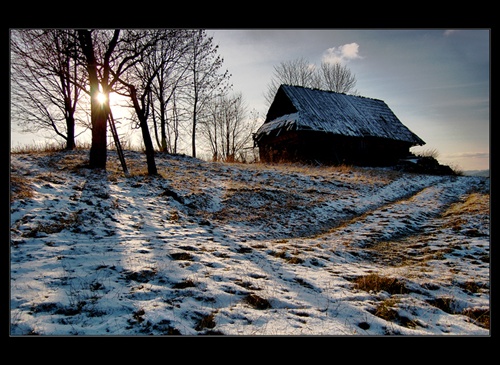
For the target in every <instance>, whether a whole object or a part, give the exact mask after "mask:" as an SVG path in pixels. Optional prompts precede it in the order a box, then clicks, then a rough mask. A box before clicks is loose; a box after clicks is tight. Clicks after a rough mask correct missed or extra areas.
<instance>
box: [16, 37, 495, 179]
mask: <svg viewBox="0 0 500 365" xmlns="http://www.w3.org/2000/svg"><path fill="white" fill-rule="evenodd" d="M207 33H208V35H210V36H213V40H214V43H215V44H217V45H218V46H219V54H220V55H221V56H222V57H223V58H224V65H223V67H224V68H225V69H227V70H228V71H229V72H230V73H231V75H232V76H231V82H232V84H233V90H234V92H241V93H242V95H243V98H244V100H245V101H246V104H247V106H248V109H249V110H254V111H256V112H258V113H259V116H260V117H261V119H262V121H263V120H264V118H265V115H266V113H267V107H268V105H267V103H266V100H265V97H264V95H265V93H266V91H267V88H268V85H269V83H270V80H271V78H272V77H273V71H274V67H275V66H277V65H279V64H280V63H281V62H283V61H289V60H294V59H298V58H304V59H306V60H308V61H309V62H310V63H311V64H314V65H316V66H319V65H320V64H321V62H322V61H330V62H334V61H338V62H341V63H343V64H344V65H346V66H347V67H348V68H349V69H350V70H351V72H352V73H353V74H354V76H355V77H356V80H357V84H356V90H357V92H358V94H359V95H361V96H365V97H370V98H375V99H380V100H383V101H384V102H385V103H386V104H387V105H388V106H389V107H390V108H391V110H392V111H393V112H394V113H395V114H396V116H397V117H398V118H399V119H400V120H401V122H402V123H403V124H404V125H406V126H407V127H408V128H409V129H410V130H412V131H413V132H414V133H416V134H417V135H418V136H419V137H420V138H422V139H423V140H424V141H425V142H426V144H425V145H424V146H422V147H418V148H414V149H412V151H413V152H426V151H427V152H428V151H435V152H436V153H437V158H438V160H439V161H440V162H441V163H443V164H447V165H450V166H451V167H453V168H456V169H458V170H483V169H488V168H489V162H490V159H489V155H490V146H489V135H490V129H489V128H490V30H489V29H480V28H478V29H458V30H447V29H323V28H322V29H207ZM36 139H37V136H35V135H33V134H31V135H30V134H28V135H26V134H20V133H18V132H17V131H16V130H15V128H11V146H13V147H14V146H18V145H22V144H30V143H33V141H35V140H36Z"/></svg>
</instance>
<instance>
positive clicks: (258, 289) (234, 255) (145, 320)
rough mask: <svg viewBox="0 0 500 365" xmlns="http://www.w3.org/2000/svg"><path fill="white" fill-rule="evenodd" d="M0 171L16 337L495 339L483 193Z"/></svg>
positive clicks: (240, 168)
mask: <svg viewBox="0 0 500 365" xmlns="http://www.w3.org/2000/svg"><path fill="white" fill-rule="evenodd" d="M87 156H88V153H87V151H71V152H57V153H33V154H12V155H11V193H12V199H11V217H10V230H11V242H10V268H11V278H10V284H11V286H10V303H11V311H10V312H11V318H10V333H11V335H13V336H18V335H28V334H32V335H115V336H116V335H128V336H130V335H208V334H210V335H233V336H234V335H253V336H256V335H335V336H339V335H361V336H362V335H372V336H373V335H403V336H406V335H410V336H412V335H413V336H420V335H467V336H488V335H489V333H490V332H489V315H490V314H489V309H490V255H489V253H490V239H489V238H490V237H489V235H490V231H489V230H490V217H489V204H490V196H489V189H490V186H489V179H488V178H484V177H473V176H462V177H451V176H446V177H439V176H430V175H418V174H408V173H406V174H405V173H400V172H397V171H392V170H389V169H368V168H351V167H307V166H301V165H263V164H248V165H244V164H222V163H211V162H205V161H201V160H197V159H193V158H190V157H186V156H170V155H161V154H158V156H157V159H156V161H157V164H158V169H159V172H160V175H161V176H160V177H149V176H146V174H145V171H146V169H145V158H144V155H143V154H141V153H139V152H133V151H126V159H127V163H128V167H129V170H130V171H131V173H132V176H131V177H124V176H123V174H122V173H121V172H120V170H119V163H118V162H117V158H116V155H115V154H114V152H112V151H110V153H109V162H108V169H107V171H106V172H104V171H92V170H89V169H86V168H85V167H84V166H83V165H84V163H85V161H86V160H87Z"/></svg>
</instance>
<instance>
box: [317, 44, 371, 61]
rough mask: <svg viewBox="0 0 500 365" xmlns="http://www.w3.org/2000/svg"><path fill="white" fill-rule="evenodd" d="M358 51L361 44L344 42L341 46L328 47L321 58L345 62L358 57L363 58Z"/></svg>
mask: <svg viewBox="0 0 500 365" xmlns="http://www.w3.org/2000/svg"><path fill="white" fill-rule="evenodd" d="M358 52H359V44H357V43H349V44H344V45H342V46H339V47H332V48H328V49H327V50H326V51H325V53H323V57H322V59H321V60H322V61H323V62H327V63H337V62H338V63H343V62H347V61H350V60H354V59H357V58H362V57H361V56H360V55H359V54H358Z"/></svg>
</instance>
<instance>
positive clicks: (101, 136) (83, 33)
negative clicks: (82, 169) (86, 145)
mask: <svg viewBox="0 0 500 365" xmlns="http://www.w3.org/2000/svg"><path fill="white" fill-rule="evenodd" d="M78 38H79V41H80V46H81V48H82V50H83V53H84V54H85V58H86V60H87V71H88V74H89V84H90V120H91V123H92V146H91V147H90V162H89V165H90V168H102V169H105V168H106V159H107V149H106V144H107V136H106V130H107V120H108V115H107V113H106V108H105V106H104V105H102V104H101V103H99V101H98V100H97V95H98V93H99V77H98V75H97V62H96V59H95V55H94V46H93V44H92V35H91V34H90V31H88V30H78Z"/></svg>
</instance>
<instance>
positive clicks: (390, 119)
mask: <svg viewBox="0 0 500 365" xmlns="http://www.w3.org/2000/svg"><path fill="white" fill-rule="evenodd" d="M283 130H298V131H300V130H309V131H319V132H326V133H333V134H338V135H343V136H351V137H380V138H388V139H392V140H397V141H404V142H408V143H411V144H413V145H423V144H425V142H424V141H423V140H422V139H420V138H419V137H418V136H417V135H416V134H414V133H413V132H412V131H410V130H409V129H408V128H407V127H406V126H404V125H403V123H401V121H400V120H399V119H398V118H397V117H396V115H394V113H393V112H392V110H391V109H390V108H389V107H388V106H387V104H386V103H385V102H383V101H382V100H377V99H371V98H366V97H362V96H354V95H346V94H341V93H336V92H333V91H324V90H318V89H309V88H306V87H301V86H290V85H281V86H280V87H279V89H278V91H277V93H276V96H275V98H274V101H273V103H272V104H271V106H270V108H269V111H268V113H267V117H266V120H265V121H264V124H263V125H262V126H261V127H260V128H259V130H258V131H257V133H256V139H257V140H258V139H260V138H261V137H262V136H265V135H268V134H270V133H271V132H273V131H275V132H277V133H279V132H280V131H283Z"/></svg>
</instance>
